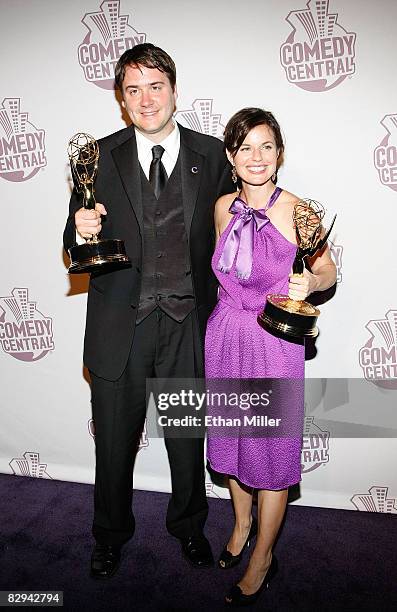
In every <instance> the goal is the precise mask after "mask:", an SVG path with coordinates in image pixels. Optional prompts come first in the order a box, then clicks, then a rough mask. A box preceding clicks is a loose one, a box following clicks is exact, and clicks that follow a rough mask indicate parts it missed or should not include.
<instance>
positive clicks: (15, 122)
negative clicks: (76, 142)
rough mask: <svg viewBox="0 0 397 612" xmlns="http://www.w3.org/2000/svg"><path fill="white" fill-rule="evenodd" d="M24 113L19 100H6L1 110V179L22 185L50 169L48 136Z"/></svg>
mask: <svg viewBox="0 0 397 612" xmlns="http://www.w3.org/2000/svg"><path fill="white" fill-rule="evenodd" d="M28 118H29V113H25V112H21V99H20V98H4V100H3V102H2V106H1V108H0V176H1V177H2V178H4V179H6V180H7V181H13V182H16V183H21V182H22V181H27V180H28V179H30V178H32V177H33V176H34V175H35V174H37V172H38V171H39V170H40V168H44V166H46V165H47V160H46V156H45V132H44V130H39V129H37V128H36V127H35V126H34V125H33V123H31V122H30V121H28Z"/></svg>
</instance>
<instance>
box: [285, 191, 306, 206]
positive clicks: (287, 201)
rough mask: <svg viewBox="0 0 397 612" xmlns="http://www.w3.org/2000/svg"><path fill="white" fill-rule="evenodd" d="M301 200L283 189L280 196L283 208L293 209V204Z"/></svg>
mask: <svg viewBox="0 0 397 612" xmlns="http://www.w3.org/2000/svg"><path fill="white" fill-rule="evenodd" d="M301 199H302V198H300V197H299V196H297V195H295V194H294V193H291V192H290V191H286V190H285V189H283V191H282V192H281V194H280V204H282V205H283V206H290V207H291V208H293V207H294V206H295V204H296V203H297V202H299V201H300V200H301Z"/></svg>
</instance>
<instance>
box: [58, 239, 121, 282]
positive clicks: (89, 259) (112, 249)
mask: <svg viewBox="0 0 397 612" xmlns="http://www.w3.org/2000/svg"><path fill="white" fill-rule="evenodd" d="M68 253H69V257H70V261H71V264H70V266H69V269H68V272H69V274H80V273H82V272H94V270H98V269H99V268H101V267H103V266H109V265H111V264H114V265H115V267H116V266H117V267H119V266H120V267H121V266H130V265H131V262H130V260H129V258H128V256H127V254H126V252H125V246H124V242H123V240H118V239H112V240H104V239H99V240H95V239H92V240H89V241H88V242H86V243H85V244H78V245H77V246H74V247H72V248H71V249H69V251H68Z"/></svg>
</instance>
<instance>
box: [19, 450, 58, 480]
mask: <svg viewBox="0 0 397 612" xmlns="http://www.w3.org/2000/svg"><path fill="white" fill-rule="evenodd" d="M9 466H10V468H11V469H12V471H13V472H14V474H15V475H16V476H30V477H31V478H51V476H50V475H49V474H48V473H47V464H46V463H40V455H39V453H36V452H31V451H26V453H24V454H23V456H22V457H14V459H11V461H10V463H9Z"/></svg>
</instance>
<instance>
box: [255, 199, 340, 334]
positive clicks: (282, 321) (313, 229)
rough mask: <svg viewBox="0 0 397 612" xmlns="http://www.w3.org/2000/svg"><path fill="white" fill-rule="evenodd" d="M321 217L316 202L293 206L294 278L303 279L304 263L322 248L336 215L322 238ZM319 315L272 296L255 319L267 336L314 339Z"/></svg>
mask: <svg viewBox="0 0 397 612" xmlns="http://www.w3.org/2000/svg"><path fill="white" fill-rule="evenodd" d="M324 215H325V210H324V208H323V206H322V205H321V204H320V203H319V202H316V201H315V200H310V199H304V200H299V202H297V203H296V204H295V207H294V212H293V222H294V226H295V231H296V239H297V243H298V249H297V252H296V255H295V260H294V263H293V265H292V272H293V274H296V275H299V276H302V274H303V270H304V267H305V264H304V259H305V258H306V257H313V255H315V254H316V253H317V251H319V250H320V249H322V247H323V246H324V245H325V243H326V241H327V239H328V236H329V235H330V233H331V230H332V228H333V225H334V222H335V218H336V215H335V217H334V219H333V221H332V223H331V226H330V228H329V230H328V231H327V232H326V234H325V235H324V236H323V237H321V233H322V229H323V226H322V223H321V222H322V219H323V218H324ZM319 314H320V311H319V310H318V308H315V306H312V304H309V302H306V301H304V300H301V301H300V300H292V299H290V298H289V297H288V296H287V295H280V294H272V295H268V296H267V301H266V306H265V309H264V311H263V312H262V314H260V315H259V317H258V323H259V324H260V325H261V326H262V327H264V328H265V329H266V330H267V331H269V332H270V333H272V332H278V333H281V334H283V335H284V334H285V335H286V336H291V337H295V338H304V337H315V336H317V334H318V328H317V327H316V323H317V318H318V316H319Z"/></svg>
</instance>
